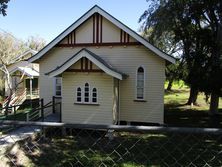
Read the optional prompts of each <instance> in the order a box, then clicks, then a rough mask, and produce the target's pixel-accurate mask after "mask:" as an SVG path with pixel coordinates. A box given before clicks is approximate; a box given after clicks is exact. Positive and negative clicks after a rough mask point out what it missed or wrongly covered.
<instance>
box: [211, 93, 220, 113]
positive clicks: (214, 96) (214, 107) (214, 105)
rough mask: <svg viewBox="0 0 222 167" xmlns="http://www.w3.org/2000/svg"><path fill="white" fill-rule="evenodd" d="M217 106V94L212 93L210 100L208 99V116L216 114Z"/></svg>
mask: <svg viewBox="0 0 222 167" xmlns="http://www.w3.org/2000/svg"><path fill="white" fill-rule="evenodd" d="M218 105H219V96H218V94H217V93H215V92H212V94H211V99H210V114H211V115H216V114H217V112H218Z"/></svg>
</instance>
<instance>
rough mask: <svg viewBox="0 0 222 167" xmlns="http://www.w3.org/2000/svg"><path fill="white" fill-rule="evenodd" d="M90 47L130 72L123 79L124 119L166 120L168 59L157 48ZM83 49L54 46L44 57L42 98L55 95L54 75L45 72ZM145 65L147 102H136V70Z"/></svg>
mask: <svg viewBox="0 0 222 167" xmlns="http://www.w3.org/2000/svg"><path fill="white" fill-rule="evenodd" d="M87 49H88V50H90V51H92V52H93V53H95V54H97V55H99V56H101V57H102V58H103V59H104V60H106V61H108V62H109V63H110V64H111V65H113V66H114V67H115V68H116V69H118V70H120V71H121V72H124V73H126V74H127V75H128V78H127V79H124V80H122V81H120V119H121V120H123V121H138V122H152V123H163V97H164V80H165V60H164V59H162V58H160V57H159V56H157V55H155V54H153V52H151V51H150V50H148V49H146V48H145V47H143V46H127V47H124V46H113V47H109V46H104V47H87ZM79 50H81V48H80V47H75V48H71V47H64V48H63V47H62V48H54V49H52V50H51V51H50V52H48V53H47V54H46V55H45V56H44V57H43V58H42V59H41V60H40V96H41V98H44V99H46V100H45V101H48V99H51V98H52V95H53V89H52V84H53V81H52V79H51V78H49V77H47V76H44V75H43V74H44V73H45V72H48V71H51V70H52V69H55V68H56V67H57V66H58V65H61V64H62V63H63V62H64V61H65V60H67V59H68V58H70V57H71V56H73V55H74V54H75V53H77V52H78V51H79ZM141 65H142V66H143V67H144V68H145V74H146V76H145V78H146V82H145V100H146V102H135V101H134V100H135V96H136V91H135V87H136V71H137V68H138V67H139V66H141ZM43 71H44V72H43ZM90 75H91V74H90ZM90 75H89V76H90ZM73 79H74V77H73ZM63 87H64V85H63ZM112 90H113V87H112ZM62 94H63V96H64V97H65V96H66V93H65V92H62ZM89 107H90V106H89ZM63 109H65V108H63ZM63 112H66V111H63ZM111 118H112V116H111ZM70 121H71V120H70Z"/></svg>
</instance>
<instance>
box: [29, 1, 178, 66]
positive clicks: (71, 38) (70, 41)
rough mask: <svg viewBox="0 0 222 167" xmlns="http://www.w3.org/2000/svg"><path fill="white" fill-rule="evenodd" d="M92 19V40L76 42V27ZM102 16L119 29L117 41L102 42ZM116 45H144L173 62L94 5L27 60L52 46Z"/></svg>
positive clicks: (39, 56) (36, 56)
mask: <svg viewBox="0 0 222 167" xmlns="http://www.w3.org/2000/svg"><path fill="white" fill-rule="evenodd" d="M90 18H92V19H93V24H92V29H93V38H92V42H89V43H77V42H76V29H77V28H78V27H79V26H80V25H82V24H83V23H84V22H85V21H87V20H88V19H90ZM103 18H105V19H107V20H108V21H110V22H111V23H112V24H114V25H115V26H116V27H118V28H119V29H120V32H119V33H120V35H119V42H104V41H103V38H102V37H103V34H102V33H103V31H102V28H103V26H102V25H103ZM130 36H131V37H132V38H134V39H135V40H136V41H137V42H135V41H130ZM66 37H67V42H66V43H65V44H61V41H62V40H64V39H65V38H66ZM117 45H144V46H145V47H146V48H148V49H149V50H151V51H153V52H154V53H155V54H157V55H158V56H160V57H161V58H163V59H165V60H167V61H169V62H171V63H175V58H174V57H172V56H170V55H167V54H166V53H164V52H162V51H161V50H159V49H158V48H156V47H154V46H153V45H151V44H150V43H149V42H148V41H147V40H146V39H144V38H143V37H141V36H140V35H138V34H137V33H136V32H135V31H133V30H131V29H130V28H129V27H127V26H126V25H124V24H123V23H121V22H120V21H119V20H117V19H116V18H114V17H113V16H111V15H110V14H108V13H107V12H106V11H104V10H103V9H101V8H100V7H98V6H97V5H95V6H94V7H93V8H91V9H90V10H89V11H88V12H86V13H85V14H84V15H83V16H82V17H80V18H79V19H78V20H77V21H76V22H74V23H73V24H72V25H71V26H70V27H68V28H67V29H66V30H65V31H63V32H62V33H61V34H60V35H59V36H57V37H56V38H55V39H54V40H53V41H51V42H50V43H49V44H48V45H47V46H46V47H44V48H43V49H42V50H41V51H39V52H38V53H37V54H36V55H34V56H33V57H31V58H30V59H29V62H34V61H36V60H38V59H40V58H41V57H42V56H44V54H45V53H47V52H48V51H49V50H50V49H52V48H53V47H55V46H56V47H75V46H83V47H87V46H117Z"/></svg>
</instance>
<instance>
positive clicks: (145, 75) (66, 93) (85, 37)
mask: <svg viewBox="0 0 222 167" xmlns="http://www.w3.org/2000/svg"><path fill="white" fill-rule="evenodd" d="M58 24H59V23H58ZM52 28H53V27H52ZM29 62H32V63H39V88H40V98H43V99H44V101H45V103H47V102H49V101H51V99H52V96H60V97H61V99H62V122H64V123H84V124H108V125H111V124H117V123H118V122H120V121H126V122H146V123H159V124H162V123H163V121H164V81H165V65H166V63H167V62H170V63H174V62H175V59H174V58H173V57H171V56H169V55H167V54H165V53H163V52H161V51H160V50H159V49H157V48H156V47H154V46H152V45H151V44H150V43H148V42H147V41H146V40H145V39H144V38H143V37H141V36H140V35H138V34H137V33H136V32H134V31H133V30H131V29H130V28H129V27H127V26H126V25H124V24H123V23H121V22H120V21H118V20H117V19H116V18H114V17H113V16H111V15H110V14H108V13H107V12H106V11H104V10H103V9H101V8H100V7H98V6H94V7H93V8H91V9H90V10H89V11H88V12H86V13H85V14H84V15H83V16H82V17H80V18H79V19H78V20H77V21H76V22H74V23H73V24H72V25H71V26H70V27H68V28H67V29H66V30H65V31H63V32H62V33H61V34H60V35H58V36H57V37H56V38H55V39H54V40H52V41H51V42H50V43H49V44H48V45H47V46H46V47H45V48H43V49H42V50H41V51H40V52H38V53H37V54H36V55H34V56H32V57H31V58H30V59H29Z"/></svg>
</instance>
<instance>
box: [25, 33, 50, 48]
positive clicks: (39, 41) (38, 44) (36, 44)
mask: <svg viewBox="0 0 222 167" xmlns="http://www.w3.org/2000/svg"><path fill="white" fill-rule="evenodd" d="M45 44H46V41H45V40H44V39H43V38H41V37H39V36H30V37H29V38H28V40H27V42H25V45H26V46H27V47H28V48H30V49H33V50H36V51H40V50H41V49H42V48H43V47H44V46H45Z"/></svg>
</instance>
